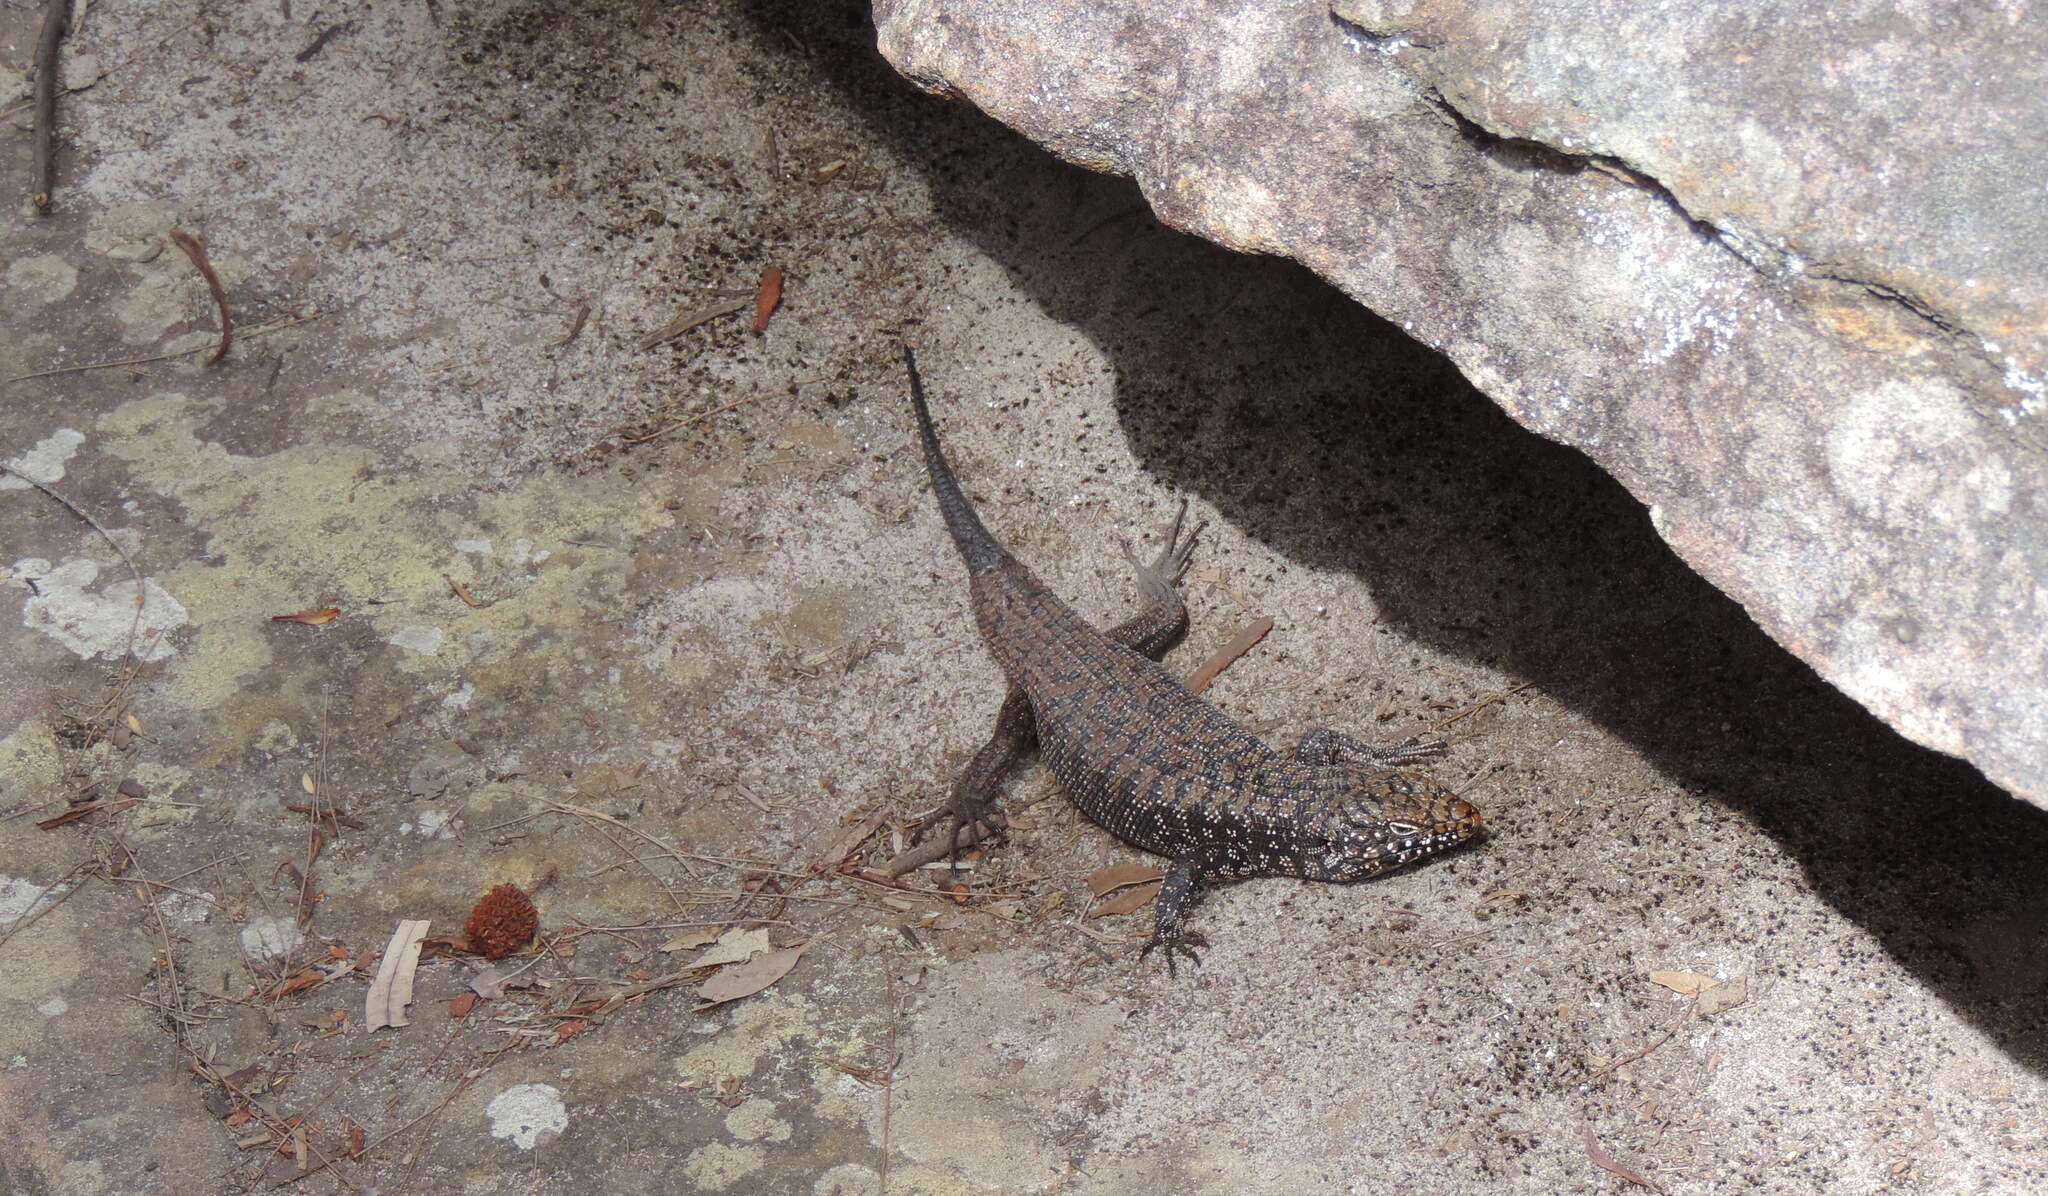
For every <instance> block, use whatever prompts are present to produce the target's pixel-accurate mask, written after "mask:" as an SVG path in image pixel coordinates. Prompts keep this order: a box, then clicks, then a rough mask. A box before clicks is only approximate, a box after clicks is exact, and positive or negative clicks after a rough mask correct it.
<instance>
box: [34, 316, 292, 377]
mask: <svg viewBox="0 0 2048 1196" xmlns="http://www.w3.org/2000/svg"><path fill="white" fill-rule="evenodd" d="M326 314H327V313H326V312H324V311H316V312H313V313H312V314H311V315H304V316H294V317H292V318H291V319H289V320H282V321H279V322H278V323H275V324H266V325H264V326H263V327H261V328H245V329H243V330H242V335H240V336H238V337H236V338H235V339H236V340H237V341H246V340H250V339H253V338H255V337H259V336H268V335H270V334H271V333H273V332H283V331H284V330H285V329H287V328H296V327H298V326H299V325H301V324H309V323H311V322H313V321H314V320H317V319H319V318H320V317H322V316H324V315H326ZM204 352H206V346H205V345H199V346H197V347H196V348H191V349H180V350H178V351H177V352H176V353H158V354H156V355H155V356H153V357H126V358H123V359H121V360H120V361H92V362H87V363H86V364H84V365H60V366H58V367H57V368H56V369H53V370H37V371H36V372H34V373H32V374H16V375H15V376H14V377H12V378H9V379H7V380H6V381H4V382H0V386H11V385H13V384H14V383H16V382H27V381H30V380H32V379H35V378H54V377H56V376H57V375H59V374H82V373H84V372H85V371H87V370H111V369H117V368H119V367H121V366H124V365H154V364H155V363H157V362H159V361H176V360H178V359H179V358H181V357H190V356H192V355H193V354H194V353H204Z"/></svg>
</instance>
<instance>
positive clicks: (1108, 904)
mask: <svg viewBox="0 0 2048 1196" xmlns="http://www.w3.org/2000/svg"><path fill="white" fill-rule="evenodd" d="M1157 896H1159V882H1158V881H1156V880H1155V881H1153V882H1152V883H1151V884H1145V885H1138V886H1137V887H1135V888H1129V889H1125V890H1124V891H1123V892H1121V893H1118V894H1117V895H1116V896H1114V897H1112V898H1110V899H1109V900H1107V901H1105V902H1103V903H1102V904H1101V905H1098V906H1096V907H1095V908H1094V909H1091V910H1089V911H1088V916H1089V917H1091V918H1108V917H1113V916H1115V915H1117V914H1128V913H1131V912H1132V911H1134V910H1141V909H1144V908H1145V907H1146V906H1148V905H1150V904H1152V899H1153V898H1154V897H1157Z"/></svg>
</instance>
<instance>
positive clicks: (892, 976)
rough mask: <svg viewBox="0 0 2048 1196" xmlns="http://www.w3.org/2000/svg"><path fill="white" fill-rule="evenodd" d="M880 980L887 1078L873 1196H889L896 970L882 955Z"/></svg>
mask: <svg viewBox="0 0 2048 1196" xmlns="http://www.w3.org/2000/svg"><path fill="white" fill-rule="evenodd" d="M882 980H883V982H884V984H885V986H886V988H887V990H888V993H889V1078H888V1079H886V1080H884V1081H883V1082H882V1157H881V1162H880V1165H879V1166H878V1167H877V1168H876V1174H877V1176H878V1178H877V1179H876V1180H875V1196H889V1094H890V1093H892V1092H894V1091H896V1063H897V1054H896V969H895V968H894V967H892V966H890V958H889V954H888V952H886V951H885V952H883V953H882Z"/></svg>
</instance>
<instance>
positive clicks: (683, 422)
mask: <svg viewBox="0 0 2048 1196" xmlns="http://www.w3.org/2000/svg"><path fill="white" fill-rule="evenodd" d="M768 394H769V392H768V391H765V390H764V391H760V392H758V393H756V394H750V395H748V396H747V397H746V398H744V399H734V400H733V401H732V402H730V403H727V404H726V405H725V406H723V407H715V408H713V409H712V410H710V411H700V412H698V413H697V414H695V415H692V416H688V417H686V418H683V419H679V420H677V421H676V422H674V423H672V424H670V425H669V426H668V427H666V428H663V429H662V430H661V431H659V432H649V433H648V434H647V435H645V436H628V437H625V443H627V444H646V443H647V442H648V441H650V440H655V439H659V438H660V437H663V436H666V435H668V434H669V433H670V432H674V431H676V430H677V429H679V428H687V427H689V426H690V425H691V424H694V423H697V422H698V421H700V420H707V419H710V418H711V417H712V416H714V415H724V414H725V413H726V412H728V411H731V410H732V409H733V408H735V407H739V406H742V405H744V404H747V403H751V402H753V401H754V400H755V399H765V398H767V397H768Z"/></svg>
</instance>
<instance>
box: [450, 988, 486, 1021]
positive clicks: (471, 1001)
mask: <svg viewBox="0 0 2048 1196" xmlns="http://www.w3.org/2000/svg"><path fill="white" fill-rule="evenodd" d="M480 999H481V998H479V997H478V996H477V995H476V994H475V993H457V994H455V999H454V1000H453V1001H450V1002H448V1016H449V1017H468V1016H469V1011H470V1010H472V1009H475V1008H476V1003H477V1001H479V1000H480Z"/></svg>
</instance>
